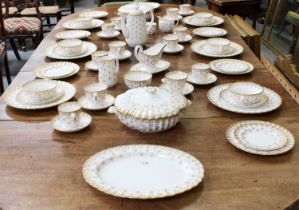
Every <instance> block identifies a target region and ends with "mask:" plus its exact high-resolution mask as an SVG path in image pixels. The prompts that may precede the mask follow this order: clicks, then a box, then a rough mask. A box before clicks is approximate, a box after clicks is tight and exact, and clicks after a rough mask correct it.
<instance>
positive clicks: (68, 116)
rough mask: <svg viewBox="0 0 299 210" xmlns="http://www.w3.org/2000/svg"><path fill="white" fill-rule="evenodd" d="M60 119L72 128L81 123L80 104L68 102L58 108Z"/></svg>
mask: <svg viewBox="0 0 299 210" xmlns="http://www.w3.org/2000/svg"><path fill="white" fill-rule="evenodd" d="M58 113H59V119H60V120H61V121H62V122H63V123H64V124H65V125H68V126H70V127H72V126H76V125H78V124H79V123H80V120H81V115H82V110H81V106H80V104H79V103H78V102H66V103H63V104H60V105H59V106H58Z"/></svg>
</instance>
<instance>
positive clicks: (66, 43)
mask: <svg viewBox="0 0 299 210" xmlns="http://www.w3.org/2000/svg"><path fill="white" fill-rule="evenodd" d="M82 50H83V42H82V41H81V40H80V39H66V40H61V41H59V42H57V44H56V46H55V48H54V52H55V53H56V54H58V55H62V56H75V55H79V54H80V53H82Z"/></svg>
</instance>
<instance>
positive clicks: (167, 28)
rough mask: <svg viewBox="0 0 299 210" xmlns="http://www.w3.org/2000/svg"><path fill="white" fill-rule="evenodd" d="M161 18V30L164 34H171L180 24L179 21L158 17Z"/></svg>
mask: <svg viewBox="0 0 299 210" xmlns="http://www.w3.org/2000/svg"><path fill="white" fill-rule="evenodd" d="M158 18H159V29H160V31H162V32H171V31H172V30H173V28H174V27H175V26H176V25H177V24H178V23H179V21H178V20H174V19H171V18H167V17H158Z"/></svg>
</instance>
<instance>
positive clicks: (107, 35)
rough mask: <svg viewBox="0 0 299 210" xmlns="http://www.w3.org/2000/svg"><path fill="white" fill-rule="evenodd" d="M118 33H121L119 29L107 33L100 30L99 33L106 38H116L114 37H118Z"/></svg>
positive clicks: (98, 34)
mask: <svg viewBox="0 0 299 210" xmlns="http://www.w3.org/2000/svg"><path fill="white" fill-rule="evenodd" d="M118 35H120V32H119V31H113V34H106V33H104V32H103V31H100V32H98V33H97V36H98V37H100V38H104V39H110V38H114V37H117V36H118Z"/></svg>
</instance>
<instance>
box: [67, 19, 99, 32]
mask: <svg viewBox="0 0 299 210" xmlns="http://www.w3.org/2000/svg"><path fill="white" fill-rule="evenodd" d="M103 23H104V21H102V20H97V19H92V25H91V26H88V25H85V26H80V25H78V24H77V23H76V22H75V21H74V20H69V21H67V22H65V23H64V24H63V27H64V28H67V29H73V30H90V29H94V28H99V27H101V25H102V24H103Z"/></svg>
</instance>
